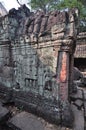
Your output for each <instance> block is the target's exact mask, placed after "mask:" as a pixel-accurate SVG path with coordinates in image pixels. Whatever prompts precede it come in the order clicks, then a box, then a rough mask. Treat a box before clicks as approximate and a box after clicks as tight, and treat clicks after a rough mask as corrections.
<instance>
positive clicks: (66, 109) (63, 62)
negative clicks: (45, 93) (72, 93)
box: [57, 39, 73, 126]
mask: <svg viewBox="0 0 86 130" xmlns="http://www.w3.org/2000/svg"><path fill="white" fill-rule="evenodd" d="M72 45H73V41H72V40H70V39H69V40H67V41H66V40H65V42H64V41H63V43H62V44H61V46H60V50H59V53H58V61H57V84H58V86H59V107H60V110H61V119H62V125H66V126H67V125H68V124H71V126H72V123H73V114H72V111H71V108H70V103H69V88H70V87H69V86H70V83H72V78H71V74H72V72H71V70H73V64H72V63H73V61H71V60H73V51H72V48H73V47H72ZM70 55H71V60H70Z"/></svg>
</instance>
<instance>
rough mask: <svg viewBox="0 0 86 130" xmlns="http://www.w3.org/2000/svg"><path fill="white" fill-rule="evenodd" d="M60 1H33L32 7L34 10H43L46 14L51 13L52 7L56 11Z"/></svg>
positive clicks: (31, 2)
mask: <svg viewBox="0 0 86 130" xmlns="http://www.w3.org/2000/svg"><path fill="white" fill-rule="evenodd" d="M58 1H59V0H31V1H30V3H29V4H30V6H31V8H32V9H34V10H37V9H40V10H43V11H44V12H47V11H50V10H51V9H52V7H54V9H55V5H57V3H58Z"/></svg>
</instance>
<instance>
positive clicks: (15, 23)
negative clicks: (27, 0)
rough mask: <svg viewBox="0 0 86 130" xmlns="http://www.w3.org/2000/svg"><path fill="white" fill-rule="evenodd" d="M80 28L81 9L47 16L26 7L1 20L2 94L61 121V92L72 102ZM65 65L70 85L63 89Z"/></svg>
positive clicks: (0, 88)
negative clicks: (75, 53) (73, 76)
mask: <svg viewBox="0 0 86 130" xmlns="http://www.w3.org/2000/svg"><path fill="white" fill-rule="evenodd" d="M77 27H78V19H77V10H74V9H73V10H70V11H68V12H65V11H63V12H60V11H53V12H50V13H48V14H44V13H43V12H40V11H37V12H36V13H32V12H30V10H29V9H27V8H26V6H25V5H23V6H22V7H20V8H19V10H15V9H12V10H10V11H9V13H8V15H6V16H4V17H1V18H0V83H1V86H0V94H1V93H5V94H4V96H5V97H7V95H10V97H8V98H9V99H12V98H13V100H15V102H17V104H18V105H19V103H20V104H22V103H21V102H23V104H29V107H31V108H34V110H35V111H37V112H38V113H39V111H41V113H43V115H44V116H45V115H48V117H47V118H52V119H54V121H55V120H56V119H57V120H60V121H61V118H60V117H59V109H60V108H59V105H57V104H58V99H59V95H60V93H59V92H62V93H63V94H65V95H64V96H65V97H66V98H65V99H66V100H68V84H69V81H70V82H71V73H72V66H73V58H72V57H73V53H74V50H75V42H76V36H77ZM59 50H60V52H61V51H62V54H61V55H60V56H61V57H63V58H62V59H63V60H62V61H61V59H60V61H59V60H58V51H59ZM61 57H60V58H61ZM69 59H70V61H69ZM57 60H58V61H59V65H58V66H57ZM67 60H68V63H67ZM64 62H65V65H66V66H65V72H67V73H65V72H64V73H65V75H66V79H65V82H66V83H62V84H61V85H64V87H65V86H66V88H65V89H64V90H62V88H61V85H58V84H59V78H60V79H62V80H63V78H64V76H65V75H63V71H61V70H62V69H64ZM60 64H61V65H60ZM58 68H59V70H58ZM60 71H61V73H60ZM57 72H58V74H57ZM59 75H60V77H59ZM68 77H70V78H68ZM62 82H63V81H62ZM5 86H6V87H5ZM60 88H61V89H60ZM9 89H10V94H9V91H8V90H9ZM59 90H60V91H59ZM63 91H64V92H63ZM22 92H23V94H22ZM62 93H61V94H62ZM66 94H67V95H66ZM2 95H3V94H2ZM52 104H53V105H52ZM26 106H27V105H26ZM55 108H56V109H55ZM32 110H33V109H32ZM44 110H45V111H44ZM42 111H43V112H42ZM51 113H53V115H52V114H51ZM50 116H51V117H50ZM52 116H54V117H52ZM63 120H64V119H63Z"/></svg>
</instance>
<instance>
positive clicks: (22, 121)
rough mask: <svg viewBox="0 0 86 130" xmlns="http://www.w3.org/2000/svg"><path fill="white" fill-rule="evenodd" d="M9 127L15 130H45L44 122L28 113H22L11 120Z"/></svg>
mask: <svg viewBox="0 0 86 130" xmlns="http://www.w3.org/2000/svg"><path fill="white" fill-rule="evenodd" d="M8 126H9V127H10V128H12V129H13V130H44V125H43V124H42V122H41V121H40V120H39V119H38V118H37V117H36V116H34V115H32V114H30V113H28V112H21V113H19V114H17V115H16V116H14V117H13V118H11V119H10V120H9V122H8Z"/></svg>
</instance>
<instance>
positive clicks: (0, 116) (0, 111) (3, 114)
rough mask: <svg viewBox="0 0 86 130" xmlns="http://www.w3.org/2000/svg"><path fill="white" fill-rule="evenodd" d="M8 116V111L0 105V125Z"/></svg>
mask: <svg viewBox="0 0 86 130" xmlns="http://www.w3.org/2000/svg"><path fill="white" fill-rule="evenodd" d="M9 116H10V111H9V110H8V109H7V108H5V107H3V106H2V105H1V104H0V124H4V123H5V121H7V120H8V118H9Z"/></svg>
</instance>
